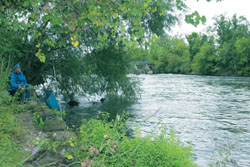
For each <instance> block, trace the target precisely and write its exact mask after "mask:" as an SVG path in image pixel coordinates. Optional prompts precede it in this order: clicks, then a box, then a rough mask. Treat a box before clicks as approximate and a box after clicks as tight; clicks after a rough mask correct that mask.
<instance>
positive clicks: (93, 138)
mask: <svg viewBox="0 0 250 167" xmlns="http://www.w3.org/2000/svg"><path fill="white" fill-rule="evenodd" d="M122 119H123V118H122V117H120V116H117V118H116V120H115V121H112V122H105V121H101V120H89V121H84V124H83V125H82V126H81V127H80V132H79V136H78V138H77V139H75V140H74V141H73V142H72V147H74V146H76V148H77V149H76V150H74V151H72V152H68V153H67V157H68V158H70V159H71V158H75V159H77V160H78V161H79V162H80V163H81V164H82V165H83V164H86V165H87V164H92V165H93V166H96V167H97V166H114V167H126V166H127V167H130V166H136V167H142V166H146V167H147V166H148V167H150V166H159V167H168V166H169V167H173V166H176V167H177V166H179V167H183V166H189V167H192V166H197V165H196V164H195V163H194V162H193V160H192V159H191V155H192V149H191V147H190V146H185V145H183V143H181V142H180V141H179V140H178V138H177V137H176V136H175V134H174V133H168V132H167V130H166V129H164V128H162V130H161V133H160V135H156V134H152V135H148V136H146V137H141V136H140V135H139V134H138V135H137V136H136V137H134V138H132V139H129V138H127V137H126V135H125V132H126V127H125V125H124V123H123V120H122ZM83 166H84V165H83Z"/></svg>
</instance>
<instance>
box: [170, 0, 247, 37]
mask: <svg viewBox="0 0 250 167" xmlns="http://www.w3.org/2000/svg"><path fill="white" fill-rule="evenodd" d="M185 1H186V4H187V6H188V7H189V8H190V13H191V12H192V11H195V10H197V11H198V12H199V14H200V15H201V16H202V15H205V16H206V18H207V22H206V25H202V24H200V25H198V26H197V27H194V26H193V25H190V24H187V23H185V21H184V18H183V19H182V21H181V25H177V26H175V27H174V28H173V29H172V31H173V34H175V35H177V34H179V35H181V34H184V35H185V34H190V33H192V32H205V29H206V27H208V26H209V25H213V17H214V16H218V15H220V14H225V15H226V17H228V18H231V17H232V16H233V15H234V14H235V13H236V14H237V16H245V17H246V18H247V19H248V21H250V0H223V1H222V2H216V0H212V1H211V2H207V1H206V0H199V1H198V2H197V0H185Z"/></svg>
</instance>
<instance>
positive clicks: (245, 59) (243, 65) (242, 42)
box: [235, 35, 250, 76]
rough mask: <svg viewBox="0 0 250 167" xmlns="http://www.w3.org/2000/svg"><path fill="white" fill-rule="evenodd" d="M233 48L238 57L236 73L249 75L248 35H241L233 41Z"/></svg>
mask: <svg viewBox="0 0 250 167" xmlns="http://www.w3.org/2000/svg"><path fill="white" fill-rule="evenodd" d="M235 48H236V53H237V56H238V57H239V58H238V60H239V61H238V62H237V73H236V74H237V75H243V76H249V75H250V66H249V64H250V35H248V36H247V37H242V38H240V39H238V40H237V41H236V42H235Z"/></svg>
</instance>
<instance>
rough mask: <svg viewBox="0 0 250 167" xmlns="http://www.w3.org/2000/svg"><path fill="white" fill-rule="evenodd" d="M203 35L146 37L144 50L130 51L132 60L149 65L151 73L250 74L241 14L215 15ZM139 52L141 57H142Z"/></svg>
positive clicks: (246, 28) (245, 25)
mask: <svg viewBox="0 0 250 167" xmlns="http://www.w3.org/2000/svg"><path fill="white" fill-rule="evenodd" d="M215 22H216V23H215V24H214V26H212V27H210V28H208V29H207V34H201V33H196V32H193V33H191V34H189V35H186V40H187V43H186V41H185V40H184V39H182V38H180V37H169V36H164V37H160V38H157V37H155V38H152V39H150V45H149V46H148V50H147V49H143V48H140V49H136V50H131V53H130V54H131V55H132V59H133V61H145V60H148V61H149V63H152V64H153V67H152V68H153V70H154V73H181V74H190V73H191V74H203V75H237V76H250V71H249V52H250V48H249V45H250V43H249V42H250V41H249V36H250V35H249V33H250V31H249V22H248V21H247V19H246V18H245V17H243V16H240V17H237V16H236V15H234V16H233V17H232V18H230V19H228V18H226V17H225V16H224V15H220V16H218V17H216V18H215ZM142 55H143V56H142Z"/></svg>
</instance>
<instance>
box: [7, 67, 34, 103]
mask: <svg viewBox="0 0 250 167" xmlns="http://www.w3.org/2000/svg"><path fill="white" fill-rule="evenodd" d="M10 85H11V92H10V94H11V95H12V96H14V95H15V93H16V92H17V91H18V92H19V91H20V94H21V100H22V101H24V100H26V99H29V98H30V95H31V91H30V90H29V89H26V88H28V87H29V84H28V83H27V80H26V78H25V76H24V74H23V72H22V71H21V66H20V65H19V64H16V65H15V71H14V72H12V73H11V77H10Z"/></svg>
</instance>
